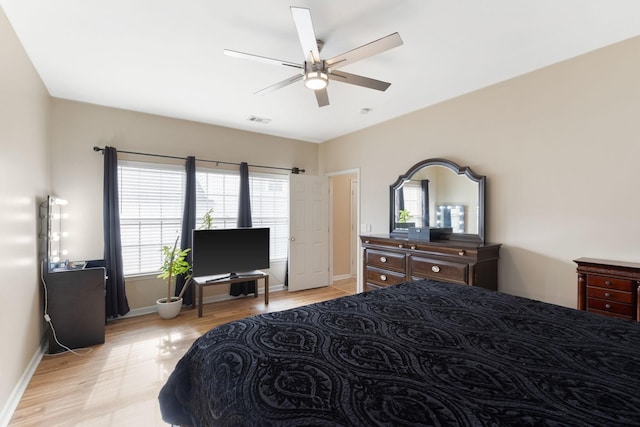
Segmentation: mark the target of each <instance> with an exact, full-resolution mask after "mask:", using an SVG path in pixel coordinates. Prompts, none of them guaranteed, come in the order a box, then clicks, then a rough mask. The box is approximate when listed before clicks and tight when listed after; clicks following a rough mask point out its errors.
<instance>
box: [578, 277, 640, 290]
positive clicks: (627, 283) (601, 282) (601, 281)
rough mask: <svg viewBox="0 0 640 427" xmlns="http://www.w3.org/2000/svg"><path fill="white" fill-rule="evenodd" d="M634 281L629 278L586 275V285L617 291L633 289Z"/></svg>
mask: <svg viewBox="0 0 640 427" xmlns="http://www.w3.org/2000/svg"><path fill="white" fill-rule="evenodd" d="M633 285H634V281H633V280H629V279H618V278H615V277H607V276H595V275H592V274H589V275H587V286H597V287H599V288H607V289H617V290H619V291H626V292H631V291H633Z"/></svg>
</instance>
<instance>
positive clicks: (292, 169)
mask: <svg viewBox="0 0 640 427" xmlns="http://www.w3.org/2000/svg"><path fill="white" fill-rule="evenodd" d="M93 151H100V152H104V148H100V147H97V146H94V147H93ZM118 153H126V154H135V155H137V156H149V157H162V158H165V159H177V160H187V158H186V157H178V156H167V155H165V154H152V153H140V152H137V151H125V150H122V151H120V150H118ZM196 160H197V161H199V162H207V163H215V164H216V165H235V166H240V163H233V162H223V161H220V160H206V159H196ZM248 166H251V167H254V168H264V169H279V170H284V171H290V172H291V173H292V174H295V175H297V174H300V173H305V170H304V169H299V168H297V167H293V168H280V167H277V166H263V165H248Z"/></svg>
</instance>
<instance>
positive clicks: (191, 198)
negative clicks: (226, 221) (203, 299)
mask: <svg viewBox="0 0 640 427" xmlns="http://www.w3.org/2000/svg"><path fill="white" fill-rule="evenodd" d="M185 171H186V173H187V180H186V186H185V192H184V210H183V212H182V234H181V237H180V249H181V250H185V249H187V248H190V247H191V246H192V243H191V242H192V231H193V229H194V228H196V158H195V157H193V156H189V157H187V161H186V163H185ZM187 261H188V262H189V264H192V262H193V258H192V257H191V251H189V254H188V255H187ZM192 265H193V264H192ZM185 282H186V280H185V277H184V275H180V276H178V277H177V278H176V296H178V294H180V291H181V290H182V288H183V287H184V285H185ZM182 298H183V300H182V304H186V305H191V303H192V302H193V286H191V285H189V288H187V290H186V291H184V295H182Z"/></svg>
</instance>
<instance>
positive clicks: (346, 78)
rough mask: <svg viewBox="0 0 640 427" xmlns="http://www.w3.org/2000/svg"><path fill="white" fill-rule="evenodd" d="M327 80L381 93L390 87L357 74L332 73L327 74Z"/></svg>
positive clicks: (387, 84)
mask: <svg viewBox="0 0 640 427" xmlns="http://www.w3.org/2000/svg"><path fill="white" fill-rule="evenodd" d="M329 79H331V80H335V81H337V82H342V83H348V84H351V85H357V86H362V87H366V88H369V89H375V90H380V91H383V92H384V91H385V90H387V88H389V86H391V83H387V82H383V81H380V80H376V79H370V78H369V77H364V76H359V75H357V74H350V73H345V72H344V71H333V72H331V73H329Z"/></svg>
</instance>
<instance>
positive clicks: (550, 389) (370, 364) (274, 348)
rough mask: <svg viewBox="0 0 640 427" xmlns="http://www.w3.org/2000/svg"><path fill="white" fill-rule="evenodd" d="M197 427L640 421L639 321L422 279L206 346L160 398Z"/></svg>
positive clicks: (227, 332)
mask: <svg viewBox="0 0 640 427" xmlns="http://www.w3.org/2000/svg"><path fill="white" fill-rule="evenodd" d="M159 401H160V408H161V411H162V416H163V419H164V420H165V421H166V422H169V423H172V424H175V425H193V426H231V425H233V426H240V425H246V426H254V425H260V426H302V425H304V426H401V425H404V426H407V425H411V426H418V425H464V426H466V425H469V426H475V425H483V426H484V425H555V426H570V425H578V426H579V425H584V426H586V425H590V426H591V425H598V426H613V425H615V426H625V425H627V426H631V425H638V424H639V423H640V323H638V322H632V321H625V320H620V319H614V318H608V317H604V316H598V315H596V314H592V313H587V312H583V311H578V310H573V309H570V308H566V307H560V306H555V305H551V304H546V303H542V302H539V301H533V300H528V299H524V298H519V297H515V296H511V295H507V294H503V293H499V292H491V291H487V290H484V289H480V288H476V287H471V286H466V285H459V284H452V283H443V282H435V281H430V280H422V281H417V282H411V283H403V284H400V285H396V286H391V287H388V288H385V289H381V290H377V291H372V292H367V293H363V294H357V295H352V296H347V297H343V298H338V299H335V300H331V301H326V302H322V303H316V304H312V305H308V306H304V307H300V308H297V309H291V310H287V311H282V312H275V313H267V314H261V315H258V316H254V317H251V318H247V319H243V320H239V321H235V322H231V323H228V324H226V325H223V326H219V327H216V328H214V329H212V330H211V331H209V332H207V333H206V334H205V335H203V336H202V337H200V338H199V339H198V340H196V341H195V342H194V344H193V346H192V347H191V348H190V349H189V350H188V352H187V353H186V354H185V355H184V357H183V358H182V359H181V360H180V361H179V362H178V364H177V365H176V368H175V370H174V372H173V373H172V374H171V375H170V377H169V378H168V380H167V382H166V384H165V385H164V387H163V388H162V390H161V392H160V395H159Z"/></svg>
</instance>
